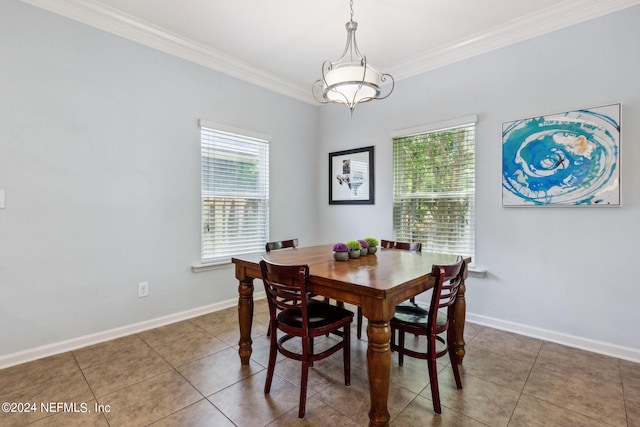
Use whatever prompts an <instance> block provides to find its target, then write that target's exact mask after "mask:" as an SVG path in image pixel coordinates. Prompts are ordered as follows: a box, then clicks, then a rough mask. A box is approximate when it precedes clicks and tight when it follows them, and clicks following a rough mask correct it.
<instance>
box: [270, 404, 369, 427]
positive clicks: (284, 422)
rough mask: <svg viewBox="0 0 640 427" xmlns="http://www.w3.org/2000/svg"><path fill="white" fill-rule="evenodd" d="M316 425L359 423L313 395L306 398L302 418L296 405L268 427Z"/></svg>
mask: <svg viewBox="0 0 640 427" xmlns="http://www.w3.org/2000/svg"><path fill="white" fill-rule="evenodd" d="M293 426H296V427H299V426H304V427H316V426H323V427H329V426H340V427H359V426H361V424H358V423H356V422H355V421H353V420H351V419H350V418H349V417H346V416H344V415H342V414H341V413H340V412H338V411H336V410H335V409H333V408H331V407H329V406H327V405H325V404H324V403H322V402H321V401H319V400H318V399H315V398H313V397H311V398H307V406H306V412H305V415H304V418H303V419H300V418H298V407H295V408H293V409H291V410H290V411H289V412H287V413H285V414H284V415H282V416H281V417H280V418H278V419H276V420H275V421H273V422H272V423H270V424H268V427H293Z"/></svg>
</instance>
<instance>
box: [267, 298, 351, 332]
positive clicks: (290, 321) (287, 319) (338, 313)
mask: <svg viewBox="0 0 640 427" xmlns="http://www.w3.org/2000/svg"><path fill="white" fill-rule="evenodd" d="M308 312H309V327H310V328H313V329H315V328H321V327H324V326H327V325H331V324H332V323H336V322H340V321H341V320H345V319H350V318H353V313H352V312H350V311H349V310H346V309H344V308H341V307H338V306H335V305H330V304H327V303H326V302H324V301H316V300H310V301H309V305H308ZM278 321H279V322H281V323H284V324H285V325H288V326H290V327H292V328H302V313H301V312H300V311H299V310H283V311H282V312H280V313H278Z"/></svg>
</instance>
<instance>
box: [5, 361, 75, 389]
mask: <svg viewBox="0 0 640 427" xmlns="http://www.w3.org/2000/svg"><path fill="white" fill-rule="evenodd" d="M77 370H78V364H77V363H76V360H75V359H74V357H73V354H72V353H71V352H67V353H61V354H56V355H55V356H50V357H45V358H42V359H38V360H34V361H33V362H27V363H23V364H21V365H17V366H12V367H10V368H6V369H2V370H0V384H2V386H1V388H0V390H2V391H1V393H7V392H10V391H14V390H19V389H21V388H25V387H29V386H31V385H32V384H34V383H39V382H45V381H49V380H51V379H54V378H56V377H59V376H62V375H65V374H68V373H71V372H73V371H77Z"/></svg>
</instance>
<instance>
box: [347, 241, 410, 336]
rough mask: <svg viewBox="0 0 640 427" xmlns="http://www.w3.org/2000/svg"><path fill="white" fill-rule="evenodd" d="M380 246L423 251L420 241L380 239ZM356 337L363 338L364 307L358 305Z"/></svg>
mask: <svg viewBox="0 0 640 427" xmlns="http://www.w3.org/2000/svg"><path fill="white" fill-rule="evenodd" d="M380 246H381V247H382V248H385V249H402V250H405V251H413V252H421V251H422V243H420V242H396V241H393V240H384V239H382V240H380ZM410 301H411V302H414V301H415V298H414V297H411V299H410ZM356 337H357V338H358V339H360V338H362V308H360V307H358V317H357V320H356Z"/></svg>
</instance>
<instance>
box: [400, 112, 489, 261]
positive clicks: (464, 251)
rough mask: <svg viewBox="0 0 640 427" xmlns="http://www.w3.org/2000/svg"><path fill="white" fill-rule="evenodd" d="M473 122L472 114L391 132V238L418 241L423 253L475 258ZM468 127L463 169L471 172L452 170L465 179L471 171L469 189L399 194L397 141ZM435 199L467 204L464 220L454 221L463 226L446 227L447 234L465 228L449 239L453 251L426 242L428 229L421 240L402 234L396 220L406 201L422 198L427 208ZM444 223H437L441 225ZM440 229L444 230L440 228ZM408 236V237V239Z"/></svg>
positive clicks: (439, 244) (449, 247)
mask: <svg viewBox="0 0 640 427" xmlns="http://www.w3.org/2000/svg"><path fill="white" fill-rule="evenodd" d="M476 123H477V116H475V115H473V116H466V117H461V118H457V119H453V120H449V121H445V122H439V123H433V124H429V125H424V126H419V127H413V128H408V129H401V130H397V131H394V132H392V134H391V137H392V144H393V147H392V153H393V154H392V162H393V165H392V174H393V200H392V209H393V214H392V215H393V219H392V228H393V235H394V239H395V240H407V241H409V240H413V241H418V242H421V243H422V247H423V250H426V251H429V252H440V253H448V254H453V255H462V256H465V257H466V256H470V257H471V258H472V259H475V243H476V242H475V215H476V211H475V176H476V168H475V157H476V143H475V128H476ZM469 127H471V129H472V136H471V137H470V138H469V137H467V138H465V141H464V142H465V143H469V144H470V145H471V148H472V150H473V151H472V156H473V158H472V160H470V164H469V163H467V166H470V167H471V170H468V169H465V170H462V169H461V170H460V171H456V172H460V173H463V174H465V176H467V175H466V174H468V173H470V172H472V174H471V175H470V177H469V181H470V182H471V185H472V187H469V188H467V189H464V190H456V191H431V192H424V191H423V192H421V191H416V192H414V193H407V192H406V191H402V192H401V190H400V188H398V187H399V186H400V185H399V182H401V180H400V179H399V177H398V176H397V175H396V174H397V173H398V169H399V165H397V163H396V162H397V161H399V159H398V158H396V143H400V142H399V140H401V139H403V138H410V137H414V136H422V135H427V134H438V133H441V132H447V131H456V130H460V129H464V128H469ZM425 139H426V137H425ZM425 151H426V149H425ZM403 164H409V162H406V163H403ZM425 167H429V166H428V165H425ZM403 169H404V167H403ZM466 184H467V185H469V182H467V183H466ZM401 193H402V194H401ZM427 193H428V194H427ZM438 198H441V199H442V200H447V198H448V199H449V203H452V201H453V200H454V199H457V200H466V201H467V203H468V207H466V209H467V213H466V216H465V217H464V218H465V219H464V220H458V221H462V222H465V223H466V226H464V227H450V226H449V227H448V229H449V231H452V230H454V229H455V230H457V232H459V231H460V229H465V228H466V230H463V231H464V233H463V234H458V237H457V238H454V239H453V240H455V241H456V246H455V248H452V246H451V245H446V246H443V244H441V243H438V242H437V241H433V240H431V241H429V239H427V238H426V236H427V235H428V234H429V230H430V229H429V227H426V231H424V230H423V231H421V232H420V233H419V234H420V236H421V237H420V236H419V237H417V238H416V237H415V233H407V232H406V231H404V230H403V224H402V222H403V221H402V220H401V218H400V217H399V206H403V202H404V204H405V205H406V202H407V201H409V200H413V201H415V200H417V199H423V200H425V201H427V203H425V205H427V204H428V203H429V201H431V202H433V203H434V204H436V203H437V199H438ZM436 206H437V205H436ZM463 209H465V208H460V211H461V212H462V211H463ZM454 212H455V211H454ZM444 222H445V221H443V222H441V224H442V223H444ZM459 223H460V222H458V224H459ZM407 226H408V225H405V226H404V227H407ZM444 228H447V227H444ZM431 229H433V227H431ZM409 234H410V235H411V236H409ZM453 240H452V241H453ZM461 242H462V243H461ZM460 252H461V253H460Z"/></svg>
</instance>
